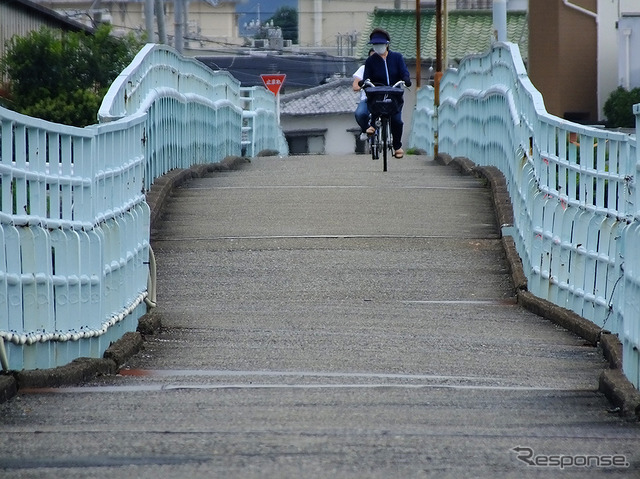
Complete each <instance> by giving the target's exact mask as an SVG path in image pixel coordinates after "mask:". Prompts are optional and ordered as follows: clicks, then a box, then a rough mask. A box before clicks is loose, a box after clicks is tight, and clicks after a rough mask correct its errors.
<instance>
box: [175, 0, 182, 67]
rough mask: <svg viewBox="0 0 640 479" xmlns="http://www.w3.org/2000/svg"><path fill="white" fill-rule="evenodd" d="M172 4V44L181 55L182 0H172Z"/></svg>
mask: <svg viewBox="0 0 640 479" xmlns="http://www.w3.org/2000/svg"><path fill="white" fill-rule="evenodd" d="M173 6H174V12H173V22H174V29H173V35H174V39H173V46H174V48H175V49H176V50H178V53H180V54H181V55H182V51H183V50H184V0H174V3H173Z"/></svg>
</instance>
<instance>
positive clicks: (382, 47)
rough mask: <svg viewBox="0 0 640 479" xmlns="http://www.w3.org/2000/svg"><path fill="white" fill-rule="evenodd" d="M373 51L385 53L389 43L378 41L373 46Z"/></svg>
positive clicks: (380, 53) (379, 53)
mask: <svg viewBox="0 0 640 479" xmlns="http://www.w3.org/2000/svg"><path fill="white" fill-rule="evenodd" d="M373 51H374V52H376V53H377V54H378V55H384V52H386V51H387V44H386V43H376V44H375V45H374V46H373Z"/></svg>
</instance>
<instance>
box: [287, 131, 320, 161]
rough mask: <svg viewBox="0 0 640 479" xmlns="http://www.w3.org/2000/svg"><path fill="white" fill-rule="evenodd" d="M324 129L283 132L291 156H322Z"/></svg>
mask: <svg viewBox="0 0 640 479" xmlns="http://www.w3.org/2000/svg"><path fill="white" fill-rule="evenodd" d="M326 133H327V130H326V129H317V130H294V131H285V132H284V136H285V138H286V139H287V143H288V144H289V154H291V155H305V154H309V155H324V151H325V149H324V145H325V135H326Z"/></svg>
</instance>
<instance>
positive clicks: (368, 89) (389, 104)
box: [362, 80, 406, 171]
mask: <svg viewBox="0 0 640 479" xmlns="http://www.w3.org/2000/svg"><path fill="white" fill-rule="evenodd" d="M405 86H406V85H405V83H404V82H403V81H402V80H401V81H399V82H397V83H395V84H394V85H393V86H375V85H374V84H373V83H371V81H370V80H363V81H362V88H364V91H365V93H366V94H367V106H368V107H369V113H370V115H371V125H372V126H374V125H375V131H374V133H373V135H371V137H370V138H369V142H370V149H371V159H372V160H378V159H380V151H382V171H387V155H388V153H389V151H390V150H392V149H393V143H392V139H391V128H390V118H391V116H392V115H394V114H396V113H397V112H398V111H400V110H401V109H402V104H403V96H404V90H403V87H405Z"/></svg>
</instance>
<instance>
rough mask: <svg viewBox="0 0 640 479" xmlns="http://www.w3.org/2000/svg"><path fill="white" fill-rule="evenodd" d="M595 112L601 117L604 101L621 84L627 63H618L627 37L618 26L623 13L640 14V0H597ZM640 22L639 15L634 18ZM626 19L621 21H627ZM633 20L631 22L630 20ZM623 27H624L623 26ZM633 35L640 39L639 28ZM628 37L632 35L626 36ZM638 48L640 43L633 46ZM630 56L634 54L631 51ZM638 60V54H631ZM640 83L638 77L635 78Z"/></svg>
mask: <svg viewBox="0 0 640 479" xmlns="http://www.w3.org/2000/svg"><path fill="white" fill-rule="evenodd" d="M597 13H598V19H597V22H598V114H599V117H600V118H599V119H600V120H604V113H603V108H604V104H605V102H606V101H607V99H608V98H609V96H610V95H611V92H613V91H614V90H615V89H616V88H618V86H620V85H622V86H624V84H623V81H624V71H626V65H625V66H621V62H622V61H623V60H622V59H623V57H625V55H626V53H625V49H626V39H625V38H624V35H623V34H622V32H621V31H620V29H619V28H618V26H619V20H620V18H621V16H622V15H625V16H627V17H628V16H629V15H632V14H636V15H640V1H638V0H598V12H597ZM637 21H638V22H640V19H638V20H637ZM628 22H629V19H626V20H625V21H623V22H622V24H627V23H628ZM631 23H633V22H631ZM625 28H627V27H626V26H625ZM635 37H636V38H637V40H638V42H640V30H638V31H637V33H635ZM629 40H631V38H630V39H629ZM632 51H636V52H637V51H640V43H638V44H636V47H635V50H632ZM631 57H633V55H631ZM632 60H634V61H637V55H636V56H635V57H634V58H632ZM636 82H637V84H636V85H632V84H631V82H630V86H631V88H633V87H634V86H640V78H638V79H637V80H636Z"/></svg>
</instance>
